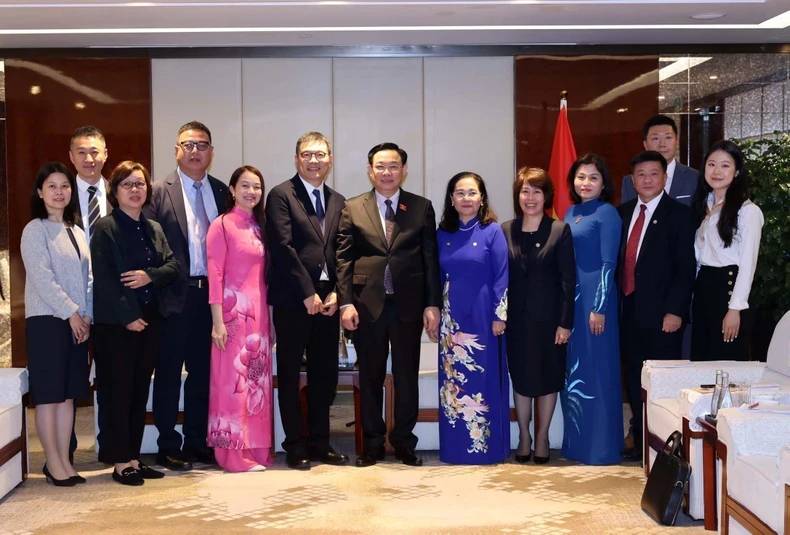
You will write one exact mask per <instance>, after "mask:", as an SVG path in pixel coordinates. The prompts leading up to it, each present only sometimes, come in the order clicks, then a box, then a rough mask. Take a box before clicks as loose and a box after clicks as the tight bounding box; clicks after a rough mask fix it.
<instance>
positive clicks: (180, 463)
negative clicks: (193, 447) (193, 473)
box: [156, 452, 192, 472]
mask: <svg viewBox="0 0 790 535" xmlns="http://www.w3.org/2000/svg"><path fill="white" fill-rule="evenodd" d="M156 464H158V465H159V466H164V467H165V468H167V469H168V470H174V471H176V472H186V471H187V470H192V463H191V462H189V461H187V460H186V459H184V458H183V457H182V456H181V452H170V453H159V454H158V455H157V456H156Z"/></svg>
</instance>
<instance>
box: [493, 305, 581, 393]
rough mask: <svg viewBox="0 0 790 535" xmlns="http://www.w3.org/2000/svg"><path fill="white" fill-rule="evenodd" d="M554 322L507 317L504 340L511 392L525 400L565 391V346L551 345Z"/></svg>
mask: <svg viewBox="0 0 790 535" xmlns="http://www.w3.org/2000/svg"><path fill="white" fill-rule="evenodd" d="M556 334H557V323H556V322H542V321H534V320H532V319H530V318H529V317H528V316H527V315H518V316H513V315H511V316H510V317H508V320H507V330H506V331H505V340H506V342H507V363H508V368H509V370H510V380H511V381H512V382H513V390H514V391H515V392H516V393H517V394H519V395H521V396H526V397H540V396H545V395H547V394H553V393H555V392H559V391H560V390H562V389H563V388H564V387H565V360H566V358H567V352H568V344H555V343H554V338H555V335H556Z"/></svg>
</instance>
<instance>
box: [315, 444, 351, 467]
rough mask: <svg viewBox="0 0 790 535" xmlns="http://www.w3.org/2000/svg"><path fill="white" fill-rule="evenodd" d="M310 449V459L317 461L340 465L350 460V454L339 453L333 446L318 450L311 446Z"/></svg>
mask: <svg viewBox="0 0 790 535" xmlns="http://www.w3.org/2000/svg"><path fill="white" fill-rule="evenodd" d="M309 451H310V460H311V461H313V462H315V463H324V464H331V465H334V466H340V465H342V464H346V463H347V462H348V455H343V454H342V453H337V452H336V451H335V450H333V449H332V448H329V449H327V450H317V449H314V448H310V450H309Z"/></svg>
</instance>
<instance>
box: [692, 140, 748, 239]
mask: <svg viewBox="0 0 790 535" xmlns="http://www.w3.org/2000/svg"><path fill="white" fill-rule="evenodd" d="M717 151H723V152H726V153H727V154H728V155H729V156H730V158H732V161H733V162H735V176H734V177H733V179H732V183H731V184H730V185H729V187H727V192H726V193H725V194H724V206H722V207H721V214H720V215H719V223H718V225H717V227H716V228H717V230H718V231H719V237H720V238H721V241H722V242H724V247H729V246H730V245H732V239H733V237H734V236H735V235H736V234H737V233H738V211H739V210H740V209H741V206H743V203H744V202H746V200H747V199H748V198H749V182H750V180H751V176H750V174H749V170H748V169H747V168H746V159H745V158H744V156H743V152H741V149H740V148H739V147H738V145H736V144H735V143H733V142H732V141H728V140H726V139H724V140H721V141H719V142H718V143H714V144H713V145H712V146H711V147H710V148H709V149H708V152H707V153H705V157H704V158H703V159H702V170H700V173H699V178H698V179H697V191H696V192H695V193H694V200H693V201H692V204H691V206H692V208H693V209H694V214H695V215H696V216H697V219H698V221H700V222H701V221H702V220H703V219H705V211H706V207H707V198H708V194H709V193H710V192H711V191H713V188H711V187H710V185H708V181H707V180H705V170H706V168H707V165H708V158H710V157H711V155H712V154H713V153H714V152H717Z"/></svg>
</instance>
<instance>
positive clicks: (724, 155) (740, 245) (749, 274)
mask: <svg viewBox="0 0 790 535" xmlns="http://www.w3.org/2000/svg"><path fill="white" fill-rule="evenodd" d="M703 162H704V167H703V172H702V173H700V183H699V187H698V188H697V193H696V195H695V200H694V203H693V207H694V210H695V211H696V213H697V215H698V216H699V217H700V219H701V220H702V224H701V225H700V227H699V229H698V230H697V237H696V241H695V244H694V245H695V250H696V254H697V266H698V272H697V282H696V285H695V287H694V300H693V303H692V325H693V330H692V337H691V360H749V340H750V337H751V332H752V327H753V326H754V313H753V310H752V309H750V308H749V293H750V292H751V288H752V281H753V280H754V271H755V268H756V267H757V254H758V252H759V250H760V235H761V233H762V226H763V213H762V212H761V211H760V208H759V207H758V206H757V205H756V204H754V203H753V202H751V201H750V200H749V199H748V196H749V180H750V177H749V172H748V170H747V169H746V168H745V165H744V157H743V153H742V152H741V149H739V148H738V146H737V145H735V144H734V143H733V142H731V141H726V140H725V141H719V142H718V143H716V144H714V145H713V146H712V147H711V148H710V149H709V150H708V153H707V154H706V155H705V158H704V159H703Z"/></svg>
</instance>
